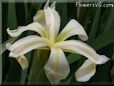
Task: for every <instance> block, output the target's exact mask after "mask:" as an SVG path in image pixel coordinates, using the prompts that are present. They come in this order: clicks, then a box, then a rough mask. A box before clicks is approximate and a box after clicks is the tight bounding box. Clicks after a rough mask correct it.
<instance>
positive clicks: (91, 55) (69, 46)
mask: <svg viewBox="0 0 114 86" xmlns="http://www.w3.org/2000/svg"><path fill="white" fill-rule="evenodd" d="M54 47H58V48H61V49H64V50H65V51H67V52H71V53H77V54H81V55H83V56H85V57H87V58H88V59H90V60H91V61H93V62H94V63H96V64H104V63H105V62H107V61H108V60H109V58H107V57H106V56H104V55H99V54H97V53H96V51H95V50H94V49H93V48H91V47H90V46H89V45H87V44H85V43H84V42H81V41H78V40H69V41H63V42H58V43H56V44H55V45H54Z"/></svg>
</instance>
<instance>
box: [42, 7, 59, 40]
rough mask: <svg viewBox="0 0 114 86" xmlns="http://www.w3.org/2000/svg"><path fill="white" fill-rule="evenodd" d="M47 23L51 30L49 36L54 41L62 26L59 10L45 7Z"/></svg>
mask: <svg viewBox="0 0 114 86" xmlns="http://www.w3.org/2000/svg"><path fill="white" fill-rule="evenodd" d="M44 13H45V20H46V25H47V28H48V32H49V38H50V40H51V41H54V40H55V38H56V36H57V34H58V32H59V28H60V16H59V14H58V12H57V11H56V10H54V9H51V8H49V7H48V8H47V9H44Z"/></svg>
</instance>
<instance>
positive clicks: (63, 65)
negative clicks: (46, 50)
mask: <svg viewBox="0 0 114 86" xmlns="http://www.w3.org/2000/svg"><path fill="white" fill-rule="evenodd" d="M44 68H45V72H46V75H47V77H48V79H49V81H50V82H51V84H58V83H59V81H60V80H62V79H65V78H66V77H67V76H68V74H69V72H70V67H69V64H68V62H67V59H66V57H65V55H64V52H63V51H62V50H61V49H51V53H50V57H49V59H48V61H47V63H46V65H45V67H44Z"/></svg>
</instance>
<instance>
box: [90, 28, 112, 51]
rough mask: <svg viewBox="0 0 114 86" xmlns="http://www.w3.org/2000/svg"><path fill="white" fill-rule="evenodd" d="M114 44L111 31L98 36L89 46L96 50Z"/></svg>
mask: <svg viewBox="0 0 114 86" xmlns="http://www.w3.org/2000/svg"><path fill="white" fill-rule="evenodd" d="M112 42H114V39H113V30H110V31H108V32H107V33H104V34H102V35H100V36H98V37H97V38H96V39H95V40H94V41H93V42H92V44H91V46H93V47H94V49H95V50H98V49H100V48H102V47H105V46H106V45H108V44H110V43H112Z"/></svg>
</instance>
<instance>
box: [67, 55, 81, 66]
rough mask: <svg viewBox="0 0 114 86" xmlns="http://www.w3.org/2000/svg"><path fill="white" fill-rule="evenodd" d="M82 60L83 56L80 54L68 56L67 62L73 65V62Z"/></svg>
mask: <svg viewBox="0 0 114 86" xmlns="http://www.w3.org/2000/svg"><path fill="white" fill-rule="evenodd" d="M80 58H81V55H79V54H69V55H68V56H67V60H68V63H69V64H72V63H73V62H75V61H77V60H79V59H80Z"/></svg>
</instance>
